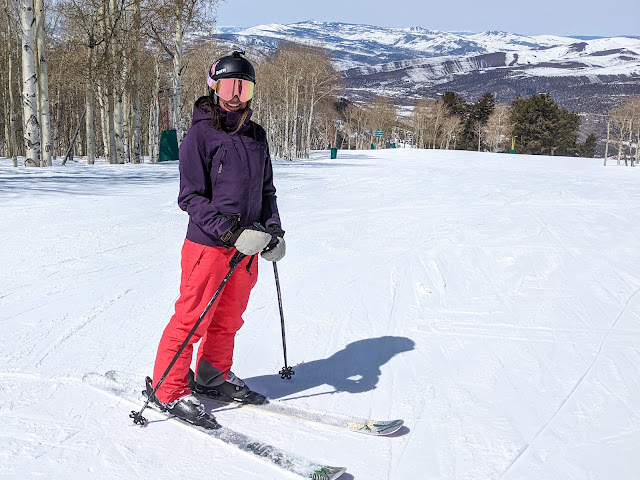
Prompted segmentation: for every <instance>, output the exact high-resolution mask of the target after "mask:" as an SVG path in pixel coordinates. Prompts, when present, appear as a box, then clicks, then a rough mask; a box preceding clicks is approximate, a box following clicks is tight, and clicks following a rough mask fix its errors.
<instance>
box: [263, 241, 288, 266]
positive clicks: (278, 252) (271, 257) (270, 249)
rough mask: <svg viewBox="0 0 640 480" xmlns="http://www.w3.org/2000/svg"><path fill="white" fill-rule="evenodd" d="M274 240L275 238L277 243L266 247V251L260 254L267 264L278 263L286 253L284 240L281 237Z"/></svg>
mask: <svg viewBox="0 0 640 480" xmlns="http://www.w3.org/2000/svg"><path fill="white" fill-rule="evenodd" d="M276 238H277V243H275V245H273V246H271V245H268V246H267V249H266V250H265V251H263V252H262V253H261V254H260V255H262V258H264V259H265V260H267V261H268V262H278V261H280V260H282V257H284V254H285V253H287V245H286V244H285V243H284V238H282V237H276ZM272 243H274V242H272Z"/></svg>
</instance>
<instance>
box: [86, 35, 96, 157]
mask: <svg viewBox="0 0 640 480" xmlns="http://www.w3.org/2000/svg"><path fill="white" fill-rule="evenodd" d="M94 49H95V40H94V39H93V38H92V36H90V37H89V45H88V47H87V69H86V82H87V92H86V94H85V109H86V112H87V113H86V115H85V131H86V137H87V163H88V164H89V165H93V164H94V163H95V146H94V132H93V101H94V100H93V90H94V82H93V68H94V60H93V56H94V53H93V52H94Z"/></svg>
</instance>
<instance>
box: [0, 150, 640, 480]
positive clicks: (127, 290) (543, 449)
mask: <svg viewBox="0 0 640 480" xmlns="http://www.w3.org/2000/svg"><path fill="white" fill-rule="evenodd" d="M601 163H602V161H601V160H597V159H595V160H587V159H569V158H560V157H555V158H552V157H528V156H520V155H499V154H478V153H473V152H449V151H419V150H403V149H398V150H386V151H364V152H344V151H340V152H339V154H338V159H337V160H329V159H328V152H316V153H314V154H313V158H312V159H311V160H308V161H298V162H291V163H288V162H281V161H277V162H276V163H275V178H276V186H277V187H278V193H279V204H280V208H281V213H282V217H283V221H284V228H285V229H286V230H287V243H288V253H287V257H286V258H285V259H284V260H283V261H282V262H280V263H279V270H280V277H281V282H282V290H283V300H284V309H285V317H286V321H287V328H288V330H287V339H288V353H289V360H290V363H292V364H293V365H294V366H295V368H296V375H295V377H294V379H293V380H292V381H291V382H285V381H283V380H281V379H280V378H279V376H277V375H276V372H277V371H278V370H279V369H280V367H281V366H282V363H283V362H282V352H281V340H280V329H279V317H278V310H277V302H276V298H275V289H274V285H273V276H272V274H271V268H270V266H269V264H267V263H266V262H264V261H261V262H260V266H261V269H262V271H261V276H260V279H259V281H258V285H257V287H256V289H255V290H254V292H253V294H252V298H251V301H250V305H249V308H248V310H247V312H246V315H245V322H246V324H245V326H244V327H243V329H242V330H241V332H240V334H239V336H238V340H237V347H236V357H235V365H234V371H235V372H236V373H237V374H238V375H239V376H241V377H244V378H245V379H247V381H248V382H249V384H250V385H252V386H253V387H254V388H256V389H260V390H262V391H263V392H264V393H266V394H268V395H269V396H271V397H275V398H280V399H286V401H288V402H290V403H291V404H294V405H301V406H309V407H313V408H317V409H324V410H331V411H344V412H352V413H354V414H358V415H361V416H373V417H378V418H396V417H400V418H404V419H405V420H406V426H407V428H405V429H403V430H402V431H401V432H400V435H397V436H395V437H392V438H374V437H367V436H363V435H358V434H355V433H345V432H341V431H338V430H336V429H334V428H330V427H320V426H317V425H312V424H306V423H298V422H293V421H291V420H289V419H286V418H283V417H271V416H267V415H266V414H260V413H255V412H251V411H236V410H224V411H220V412H218V413H217V414H216V415H217V417H218V418H219V420H220V421H221V422H223V423H225V424H227V425H230V426H232V427H233V428H235V429H238V430H242V431H244V432H247V433H250V434H252V435H255V436H256V437H258V438H263V439H265V440H268V441H269V442H271V443H273V444H274V445H277V446H279V447H281V448H284V449H287V450H290V451H293V452H296V453H299V454H302V455H305V456H308V457H312V458H314V459H317V460H321V461H324V462H327V463H329V464H333V465H344V466H347V467H348V473H349V475H348V476H346V477H345V478H347V479H348V478H351V479H354V478H355V479H360V480H362V479H373V478H388V479H392V480H406V479H425V478H429V479H504V480H516V479H531V480H534V479H535V480H540V479H549V480H551V479H554V480H555V479H576V480H577V479H585V478H589V479H611V480H614V479H615V480H620V479H634V478H637V474H638V472H639V471H640V459H639V458H638V456H637V455H636V454H635V453H636V452H637V448H638V445H640V415H639V414H638V413H637V412H638V410H639V408H640V380H639V379H640V375H639V373H640V372H639V365H640V295H639V294H638V292H640V270H639V268H638V267H639V266H640V251H639V250H638V248H637V246H636V245H635V241H636V240H635V239H637V238H638V235H639V234H640V213H638V210H637V209H636V208H634V206H635V205H637V204H638V202H639V201H640V191H639V190H638V188H637V184H638V178H637V175H638V173H637V170H636V169H631V168H620V167H616V166H608V167H602V165H601ZM177 182H178V169H177V164H176V163H175V162H171V163H165V164H143V165H127V166H109V165H104V164H101V165H95V166H86V165H80V164H74V165H67V166H66V167H62V166H55V167H52V168H48V169H25V168H13V167H11V166H10V160H7V159H0V200H1V201H0V214H1V216H2V238H3V242H2V244H3V248H2V253H1V255H0V285H1V286H2V288H1V290H0V326H1V327H0V350H1V351H2V352H3V355H2V356H1V357H0V396H1V398H2V401H1V402H0V478H3V479H4V478H7V479H23V478H55V479H62V480H65V479H76V478H77V479H85V478H98V479H130V478H157V479H170V478H171V479H176V478H185V479H186V478H217V479H232V478H233V479H235V478H242V479H285V478H291V479H293V478H296V477H295V476H294V475H292V474H287V473H283V472H282V471H281V470H278V469H277V468H275V467H273V466H271V465H268V464H266V463H264V462H262V461H261V460H259V459H256V458H254V457H252V456H249V455H246V454H243V453H239V452H238V451H236V450H234V449H233V448H231V447H228V446H226V445H223V444H220V443H218V442H216V441H213V440H211V439H209V438H207V437H205V436H203V435H201V434H197V433H194V432H193V430H191V429H189V428H187V427H184V426H182V425H180V424H179V423H177V422H172V421H166V420H160V421H156V422H153V423H151V425H149V426H148V427H147V428H145V429H142V428H140V427H135V426H133V425H132V424H131V420H130V419H129V418H128V414H129V412H130V411H131V410H132V409H137V408H138V407H139V406H140V405H139V404H132V403H129V402H125V401H123V400H122V399H119V398H118V397H116V396H113V395H109V394H107V393H105V392H104V391H102V390H100V389H96V388H92V387H90V386H88V385H87V384H86V383H83V381H82V379H83V377H84V376H85V375H86V374H88V373H92V372H97V373H99V374H103V373H105V372H106V371H107V370H111V369H115V370H123V371H127V372H130V373H131V374H133V375H136V376H138V377H139V378H140V382H142V379H143V377H144V376H145V375H147V374H149V373H150V372H151V369H152V365H153V360H154V355H155V349H156V346H157V343H158V340H159V338H160V335H161V332H162V329H163V328H164V326H165V324H166V322H167V320H168V319H169V317H170V315H171V313H172V310H173V302H174V301H175V299H176V296H177V290H178V288H177V287H178V281H179V254H180V247H181V243H182V239H183V237H184V231H185V226H186V216H185V214H184V213H183V212H182V211H180V210H179V209H178V207H177V206H176V202H175V198H176V194H177ZM149 417H150V418H153V419H160V418H161V417H153V416H152V415H150V416H149Z"/></svg>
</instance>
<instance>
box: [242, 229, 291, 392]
mask: <svg viewBox="0 0 640 480" xmlns="http://www.w3.org/2000/svg"><path fill="white" fill-rule="evenodd" d="M253 226H254V227H256V228H257V229H258V230H262V231H263V232H266V231H267V229H266V228H264V227H263V226H262V224H260V223H258V222H254V223H253ZM273 275H274V277H275V279H276V291H277V292H278V308H279V309H280V328H281V329H282V352H283V353H284V367H282V369H281V370H280V371H279V372H278V373H279V374H280V378H282V379H283V380H284V379H285V378H286V379H287V380H291V376H292V375H295V373H296V372H294V371H293V368H291V367H289V366H288V365H287V339H286V336H285V334H284V311H283V310H282V293H281V292H280V277H278V266H277V265H276V262H273Z"/></svg>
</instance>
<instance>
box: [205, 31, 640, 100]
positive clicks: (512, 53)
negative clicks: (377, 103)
mask: <svg viewBox="0 0 640 480" xmlns="http://www.w3.org/2000/svg"><path fill="white" fill-rule="evenodd" d="M214 36H215V37H217V38H218V39H220V40H222V41H223V42H224V43H227V44H228V45H229V46H230V47H231V46H234V47H235V46H242V47H244V48H245V49H247V50H248V51H253V52H254V53H259V54H268V53H269V52H271V51H273V49H275V48H276V46H277V45H278V43H279V42H280V41H282V40H287V41H292V42H298V43H304V44H308V45H313V46H316V47H319V48H324V49H326V50H327V51H329V52H330V54H331V56H332V58H333V59H334V64H335V67H336V68H337V69H338V70H340V71H341V72H342V73H343V75H344V78H345V81H346V87H347V94H348V96H350V97H352V98H356V99H357V98H367V97H370V96H371V95H373V94H384V95H391V96H394V97H396V98H397V99H398V100H399V103H404V102H403V100H406V103H413V102H415V100H416V99H418V98H422V97H424V96H435V95H437V94H438V93H442V92H445V91H447V90H452V91H456V92H458V93H460V94H463V95H465V96H466V97H468V99H470V100H472V99H474V98H475V97H477V96H479V95H482V94H483V93H485V92H487V91H491V92H494V93H496V95H497V96H498V98H499V100H502V101H511V100H512V99H513V96H514V94H516V93H518V94H521V95H525V96H528V95H530V94H532V93H538V92H543V91H545V92H546V91H548V92H551V94H552V95H553V96H554V98H556V99H558V101H559V102H560V103H563V104H565V105H566V106H569V107H572V108H574V109H576V110H580V111H599V110H602V109H605V108H608V106H609V105H610V104H611V103H613V102H614V101H615V98H616V97H619V96H620V95H623V94H640V37H612V38H592V37H581V38H575V37H560V36H554V35H534V36H527V35H518V34H514V33H507V32H500V31H487V32H481V33H468V32H443V31H437V30H428V29H424V28H419V27H411V28H384V27H375V26H368V25H351V24H344V23H327V22H314V21H308V22H300V23H294V24H290V25H279V24H269V25H260V26H256V27H252V28H247V29H240V28H233V27H220V28H219V29H218V30H217V31H216V33H215V34H214Z"/></svg>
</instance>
